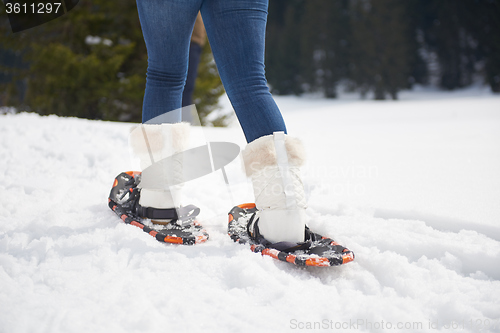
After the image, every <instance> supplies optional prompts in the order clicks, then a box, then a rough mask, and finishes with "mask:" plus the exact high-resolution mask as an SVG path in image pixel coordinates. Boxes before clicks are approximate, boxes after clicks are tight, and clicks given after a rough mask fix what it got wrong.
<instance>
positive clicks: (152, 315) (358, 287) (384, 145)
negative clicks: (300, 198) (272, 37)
mask: <svg viewBox="0 0 500 333" xmlns="http://www.w3.org/2000/svg"><path fill="white" fill-rule="evenodd" d="M401 97H402V100H400V101H396V102H392V101H390V102H389V101H387V102H375V101H359V100H357V99H355V98H351V97H350V96H344V97H343V98H341V99H339V100H325V99H314V98H312V97H303V98H297V97H280V98H277V102H278V104H279V105H280V107H281V109H282V111H283V113H284V116H285V119H286V121H287V125H288V130H289V133H290V134H293V135H296V136H299V137H300V138H301V139H303V141H304V143H305V145H306V148H307V150H308V155H309V163H308V165H307V167H306V168H305V169H304V170H303V173H304V181H305V183H306V184H305V185H306V192H307V195H308V197H309V209H308V215H309V216H310V217H311V219H312V220H311V222H310V226H311V228H312V229H313V230H315V231H318V232H320V233H323V234H327V235H329V236H332V237H333V238H335V239H336V240H337V241H339V242H340V243H342V244H344V245H346V246H348V247H349V248H350V249H351V250H353V251H354V252H355V254H356V260H355V261H354V262H352V263H349V264H347V265H345V266H343V267H332V268H327V269H305V268H298V267H294V266H292V265H289V264H287V263H283V262H278V261H276V260H273V259H271V258H267V257H261V256H259V255H257V254H253V253H252V252H250V251H249V250H248V249H247V247H246V246H243V245H238V244H234V243H233V242H232V240H230V239H229V237H228V236H227V235H226V223H227V221H226V214H227V212H228V211H229V209H230V208H231V207H232V205H234V204H236V203H242V202H245V201H251V200H252V197H251V189H250V187H249V186H248V183H246V181H245V180H244V177H243V176H242V172H241V171H240V166H239V163H238V161H235V162H233V163H231V165H229V166H228V167H227V172H228V177H229V179H230V181H231V183H232V191H231V194H229V192H228V190H227V188H226V186H225V185H224V183H223V179H222V175H220V174H213V175H209V176H207V177H204V178H201V179H198V180H195V181H192V182H190V183H188V184H186V190H187V191H188V192H189V199H190V202H191V203H194V204H196V205H198V206H200V207H201V208H202V216H201V218H202V220H204V225H205V226H206V228H207V230H208V231H209V233H210V237H211V238H210V240H209V241H208V242H207V243H205V244H202V245H197V246H191V247H189V246H175V245H165V244H161V243H159V242H157V241H156V240H155V239H154V238H153V237H151V236H149V235H147V234H146V233H143V232H141V230H140V229H138V228H135V227H133V226H129V225H125V224H124V223H122V222H121V221H120V220H119V219H118V218H117V217H116V216H115V215H114V214H113V212H112V211H111V210H109V208H108V207H107V196H108V194H109V190H110V187H111V184H112V181H113V179H114V177H115V176H116V175H117V174H118V173H120V172H121V171H126V170H129V169H130V168H131V166H130V165H131V162H130V161H129V157H128V148H127V135H128V132H129V128H130V126H131V125H130V124H120V123H111V122H99V121H88V120H82V119H74V118H70V119H64V118H58V117H55V116H49V117H40V116H37V115H34V114H24V113H23V114H16V115H12V114H6V115H0V212H1V213H0V310H1V311H0V332H160V331H162V332H163V331H168V332H178V331H179V332H181V331H182V332H200V331H203V332H286V331H309V328H311V329H312V328H316V329H317V330H319V331H322V330H324V331H333V330H337V331H353V332H354V331H356V332H357V331H359V332H363V331H380V332H381V331H392V332H403V331H404V332H435V331H441V332H450V331H453V330H452V329H453V328H455V330H454V331H460V332H477V331H479V330H480V329H482V331H484V332H498V331H500V322H499V320H500V307H499V305H498V304H499V303H498V299H499V298H500V282H499V280H500V268H499V266H498V263H499V262H500V224H499V222H500V202H499V198H500V176H499V170H500V149H499V148H500V147H499V145H500V98H499V97H498V96H493V95H491V94H489V93H485V92H484V91H483V90H477V89H476V90H469V91H462V92H461V93H438V92H426V91H420V92H412V93H404V94H402V95H401ZM205 135H206V136H207V137H208V139H209V140H211V141H232V142H236V143H238V144H240V146H241V147H243V144H244V141H243V136H242V134H241V131H240V129H239V127H238V125H235V126H232V127H230V128H225V129H217V128H209V129H206V130H205ZM447 325H451V327H449V328H448V326H447ZM453 325H455V326H453ZM457 325H458V326H457ZM493 325H496V328H495V327H493ZM462 328H463V329H462Z"/></svg>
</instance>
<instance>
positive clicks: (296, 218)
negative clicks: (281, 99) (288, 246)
mask: <svg viewBox="0 0 500 333" xmlns="http://www.w3.org/2000/svg"><path fill="white" fill-rule="evenodd" d="M242 155H243V161H244V163H245V170H246V173H247V176H249V177H251V179H252V183H253V189H254V194H255V204H256V207H257V209H258V210H259V212H258V220H257V219H255V220H256V222H255V223H256V224H257V227H258V230H259V233H260V234H261V235H262V236H263V237H264V238H265V239H266V240H267V241H269V242H271V243H278V242H291V243H300V242H304V240H305V239H304V237H305V227H306V215H305V209H306V200H305V194H304V186H303V184H302V180H301V177H300V167H301V166H302V164H303V163H304V159H305V156H304V155H305V154H304V148H303V146H302V144H301V142H300V141H299V140H298V139H296V138H293V137H290V136H288V135H286V134H284V132H275V133H274V134H272V135H267V136H263V137H260V138H258V139H256V140H254V141H252V142H251V143H249V144H248V146H247V147H246V148H245V149H244V150H243V152H242ZM251 228H255V226H251Z"/></svg>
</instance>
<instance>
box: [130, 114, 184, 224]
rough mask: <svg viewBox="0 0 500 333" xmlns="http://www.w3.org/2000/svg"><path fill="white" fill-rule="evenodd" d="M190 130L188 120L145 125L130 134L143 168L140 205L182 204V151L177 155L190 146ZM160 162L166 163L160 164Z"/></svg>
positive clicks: (133, 148)
mask: <svg viewBox="0 0 500 333" xmlns="http://www.w3.org/2000/svg"><path fill="white" fill-rule="evenodd" d="M189 130H190V125H189V124H188V123H176V124H158V125H156V124H142V125H139V126H137V127H136V128H134V129H133V130H132V132H131V133H130V146H131V148H132V151H133V153H134V154H135V155H136V156H137V157H138V158H139V160H140V163H141V169H142V170H143V171H142V175H141V183H140V184H139V187H140V188H141V194H140V199H139V205H140V206H141V207H143V208H145V209H146V210H147V208H148V207H151V208H157V209H169V208H178V207H180V202H181V200H182V198H181V187H182V183H183V181H184V180H183V172H182V168H183V165H182V154H178V155H176V154H177V153H180V152H182V151H185V150H186V148H187V147H188V143H189ZM176 156H179V158H176ZM160 161H163V162H165V161H167V163H158V162H160ZM146 210H145V211H146ZM151 220H152V222H153V223H155V224H167V223H168V222H169V220H168V219H154V218H152V219H151Z"/></svg>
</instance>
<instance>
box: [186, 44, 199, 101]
mask: <svg viewBox="0 0 500 333" xmlns="http://www.w3.org/2000/svg"><path fill="white" fill-rule="evenodd" d="M201 51H202V49H201V45H200V44H198V43H195V42H191V45H190V48H189V67H188V74H187V79H186V86H185V87H184V92H183V93H182V106H183V107H184V106H188V105H191V104H193V103H192V97H193V91H194V84H195V82H196V76H197V74H198V64H199V63H200V57H201Z"/></svg>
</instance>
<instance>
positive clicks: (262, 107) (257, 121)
mask: <svg viewBox="0 0 500 333" xmlns="http://www.w3.org/2000/svg"><path fill="white" fill-rule="evenodd" d="M267 8H268V1H267V0H251V1H249V0H231V1H228V0H204V2H203V4H202V7H201V14H202V15H203V20H204V22H205V28H206V30H207V35H208V39H209V41H210V44H211V46H212V51H213V54H214V58H215V62H216V63H217V68H218V70H219V74H220V77H221V79H222V83H223V84H224V88H225V89H226V92H227V94H228V96H229V99H230V100H231V104H232V105H233V107H234V110H235V112H236V115H237V116H238V119H239V121H240V124H241V127H242V128H243V132H244V133H245V136H246V139H247V142H251V141H253V140H255V139H257V138H259V137H261V136H264V135H270V134H272V133H273V132H276V131H285V132H286V127H285V123H284V121H283V118H282V116H281V112H280V110H279V109H278V106H277V105H276V103H275V102H274V99H273V98H272V96H271V94H270V93H269V88H268V87H267V80H266V78H265V71H264V51H265V33H266V23H267Z"/></svg>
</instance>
